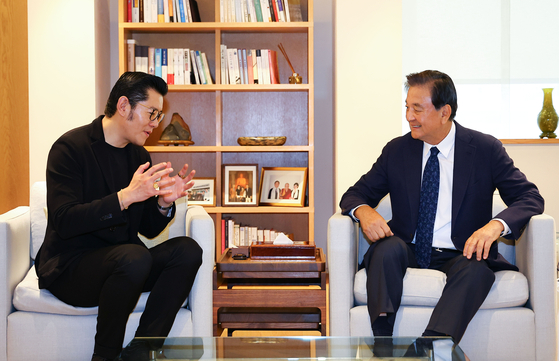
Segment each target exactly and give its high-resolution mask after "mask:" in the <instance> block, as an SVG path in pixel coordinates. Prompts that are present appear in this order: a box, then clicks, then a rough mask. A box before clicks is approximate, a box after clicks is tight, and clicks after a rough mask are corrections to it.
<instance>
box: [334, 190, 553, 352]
mask: <svg viewBox="0 0 559 361" xmlns="http://www.w3.org/2000/svg"><path fill="white" fill-rule="evenodd" d="M504 207H505V205H504V203H503V202H502V200H501V198H500V197H499V196H498V195H495V197H494V206H493V211H494V214H496V213H498V212H499V211H500V210H502V209H503V208H504ZM377 211H378V212H379V213H380V214H381V215H382V216H383V217H384V218H385V219H390V218H391V217H392V212H391V209H390V200H389V197H386V198H385V199H383V201H382V202H381V203H380V204H379V206H378V207H377ZM368 246H369V244H368V241H367V240H366V239H365V238H364V237H363V234H362V232H361V230H360V228H359V225H358V224H355V223H354V222H353V221H352V220H351V218H350V217H348V216H343V215H341V214H340V213H339V212H338V213H336V214H334V215H333V216H332V217H331V218H330V220H329V223H328V245H327V249H328V268H329V279H330V334H331V335H332V336H372V330H371V323H370V320H369V314H368V312H367V291H366V286H365V284H366V277H367V276H366V273H365V270H364V269H362V270H360V271H358V269H357V268H358V265H359V263H360V262H361V261H362V259H363V255H364V254H365V252H366V251H367V248H368ZM499 252H500V253H501V254H502V255H503V256H504V257H505V258H507V260H508V261H509V262H511V263H513V264H516V266H518V268H519V269H520V272H513V271H501V272H497V273H496V281H495V284H494V285H493V287H492V288H491V291H490V293H489V295H488V297H487V299H486V300H485V302H484V303H483V305H482V306H481V308H480V310H479V311H478V312H477V314H476V315H475V317H474V318H473V320H472V321H471V322H470V324H469V326H468V329H467V330H466V333H465V334H464V337H463V338H462V340H461V342H460V347H461V348H462V349H463V350H464V352H465V353H466V354H467V355H468V356H469V357H470V358H471V359H472V360H476V361H483V360H488V361H498V360H506V361H511V360H523V361H525V360H538V361H552V360H553V361H554V360H557V327H556V326H557V320H556V306H555V302H556V298H557V277H556V265H557V261H556V257H557V256H556V252H555V222H554V220H553V218H552V217H550V216H548V215H545V214H543V215H538V216H534V217H532V219H531V220H530V222H529V224H528V226H527V227H526V230H525V231H524V233H523V235H522V236H521V238H520V239H519V240H518V241H516V242H513V241H508V240H505V239H500V240H499ZM445 280H446V279H445V275H444V273H442V272H439V271H435V270H422V269H408V271H407V272H406V276H405V278H404V290H403V292H404V293H403V295H402V304H401V307H400V309H399V311H398V313H397V315H396V324H395V327H394V336H420V335H421V333H422V332H423V330H424V329H425V327H426V326H427V323H428V321H429V318H430V316H431V313H432V311H433V308H434V306H435V304H436V303H437V302H438V299H439V297H440V295H441V293H442V288H443V287H444V284H445ZM426 286H427V287H426Z"/></svg>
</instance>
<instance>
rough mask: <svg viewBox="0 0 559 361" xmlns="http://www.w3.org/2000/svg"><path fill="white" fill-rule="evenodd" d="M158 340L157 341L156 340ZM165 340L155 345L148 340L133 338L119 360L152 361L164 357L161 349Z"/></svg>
mask: <svg viewBox="0 0 559 361" xmlns="http://www.w3.org/2000/svg"><path fill="white" fill-rule="evenodd" d="M155 342H157V341H155ZM162 344H163V341H161V342H160V345H155V344H154V343H153V342H150V341H148V340H136V339H135V340H132V341H131V342H130V343H129V344H128V346H126V347H125V348H123V349H122V352H121V353H120V358H119V359H118V361H150V360H154V359H164V358H165V356H164V355H163V352H162V350H161V346H162Z"/></svg>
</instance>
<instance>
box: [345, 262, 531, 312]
mask: <svg viewBox="0 0 559 361" xmlns="http://www.w3.org/2000/svg"><path fill="white" fill-rule="evenodd" d="M445 283H446V275H445V274H444V273H443V272H440V271H436V270H431V269H418V268H408V269H407V271H406V275H405V276H404V289H403V294H402V306H428V307H435V306H436V304H437V302H438V301H439V298H440V297H441V294H442V292H443V288H444V286H445ZM353 295H354V297H355V304H356V306H361V305H366V304H367V274H366V273H365V269H361V270H360V271H358V272H357V273H356V274H355V287H354V290H353ZM528 295H529V292H528V280H527V279H526V276H524V275H523V274H522V273H520V272H515V271H499V272H496V273H495V282H494V283H493V286H492V287H491V291H489V295H487V298H486V299H485V301H484V302H483V304H482V305H481V309H492V308H504V307H517V306H524V305H525V304H526V302H527V301H528Z"/></svg>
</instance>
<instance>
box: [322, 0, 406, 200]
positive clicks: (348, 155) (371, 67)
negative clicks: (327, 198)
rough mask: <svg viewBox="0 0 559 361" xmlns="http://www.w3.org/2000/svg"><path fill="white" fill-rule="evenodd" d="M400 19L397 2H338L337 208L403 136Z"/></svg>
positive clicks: (357, 0) (368, 0)
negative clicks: (389, 144)
mask: <svg viewBox="0 0 559 361" xmlns="http://www.w3.org/2000/svg"><path fill="white" fill-rule="evenodd" d="M401 19H402V3H401V0H393V1H388V0H387V1H379V0H374V1H371V0H353V1H351V5H348V4H347V3H346V2H345V1H341V0H338V1H337V2H336V11H335V21H336V25H335V44H336V45H335V47H336V49H335V52H336V59H335V64H336V66H335V69H336V84H335V85H336V91H335V99H336V100H335V107H336V109H335V119H336V120H335V123H336V126H335V138H336V141H335V146H336V148H335V149H336V154H335V164H336V165H335V168H336V170H335V179H336V197H335V200H336V205H337V204H338V202H339V200H340V197H341V196H342V194H343V193H344V192H345V191H346V190H347V188H348V187H349V186H351V185H353V183H355V181H357V179H358V178H359V177H360V176H361V175H362V174H363V173H365V172H366V171H368V170H369V169H370V167H371V165H372V164H373V162H374V161H375V160H376V159H377V157H378V156H379V154H380V151H381V150H382V147H383V146H384V145H385V144H386V143H387V142H388V141H389V140H390V139H392V138H394V137H395V136H398V135H400V134H401V123H400V119H401V117H402V107H403V100H402V84H403V79H402V20H401ZM319 76H320V75H319V74H315V77H319Z"/></svg>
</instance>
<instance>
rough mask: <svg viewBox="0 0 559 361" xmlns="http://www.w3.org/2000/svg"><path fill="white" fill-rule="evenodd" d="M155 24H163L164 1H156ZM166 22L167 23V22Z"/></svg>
mask: <svg viewBox="0 0 559 361" xmlns="http://www.w3.org/2000/svg"><path fill="white" fill-rule="evenodd" d="M157 22H158V23H164V22H165V1H164V0H157ZM167 22H169V21H168V20H167Z"/></svg>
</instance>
